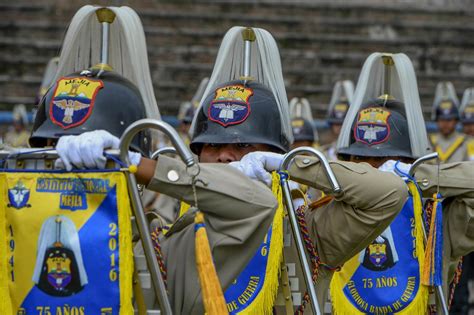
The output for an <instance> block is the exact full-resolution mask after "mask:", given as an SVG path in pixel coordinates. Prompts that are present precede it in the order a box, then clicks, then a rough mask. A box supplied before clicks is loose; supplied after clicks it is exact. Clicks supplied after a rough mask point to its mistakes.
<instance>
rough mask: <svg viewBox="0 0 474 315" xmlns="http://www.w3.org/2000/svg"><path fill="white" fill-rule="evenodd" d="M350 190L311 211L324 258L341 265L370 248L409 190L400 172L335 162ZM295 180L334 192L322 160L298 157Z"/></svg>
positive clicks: (293, 170) (314, 234)
mask: <svg viewBox="0 0 474 315" xmlns="http://www.w3.org/2000/svg"><path fill="white" fill-rule="evenodd" d="M330 165H331V168H332V170H333V171H334V173H335V176H336V178H337V180H338V182H339V184H340V185H341V187H342V189H343V190H344V194H343V195H342V196H341V197H339V198H336V199H335V200H333V201H332V202H331V203H329V204H328V205H326V206H324V207H321V208H319V209H316V210H314V211H310V212H309V213H307V214H306V221H307V223H308V226H309V227H310V229H311V231H310V232H311V235H312V238H313V240H315V242H316V244H317V249H318V251H319V255H320V256H321V260H322V261H323V262H324V263H326V264H329V265H331V266H340V265H342V264H343V263H344V262H346V261H347V260H349V259H350V258H352V257H353V256H354V255H356V254H357V253H358V252H360V251H361V250H362V249H363V248H365V247H367V246H368V245H369V244H370V243H371V242H372V241H373V240H374V239H375V238H376V237H377V236H378V235H380V234H381V233H382V232H383V231H384V230H385V229H386V228H387V226H388V225H389V224H390V223H391V222H392V220H393V219H394V218H395V217H396V215H397V214H398V212H399V211H400V210H401V209H402V207H403V205H404V203H405V201H406V199H407V197H408V191H407V187H406V185H405V183H404V181H403V180H402V179H401V178H399V177H398V176H396V175H394V174H392V173H388V172H381V171H378V170H377V169H375V168H373V167H371V166H370V165H369V164H366V163H351V162H331V163H330ZM289 171H290V178H291V179H292V180H295V181H298V182H302V183H304V184H306V185H309V186H312V187H314V188H316V189H319V190H322V191H324V192H325V193H326V194H331V189H330V184H329V181H328V180H327V178H326V175H325V173H324V170H323V169H322V167H321V165H320V163H319V161H318V159H316V158H310V157H297V158H296V159H295V163H293V165H292V166H291V167H290V170H289Z"/></svg>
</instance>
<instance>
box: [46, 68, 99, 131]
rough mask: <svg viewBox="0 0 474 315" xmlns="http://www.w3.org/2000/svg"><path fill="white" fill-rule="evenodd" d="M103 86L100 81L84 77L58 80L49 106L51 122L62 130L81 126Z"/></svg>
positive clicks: (89, 113)
mask: <svg viewBox="0 0 474 315" xmlns="http://www.w3.org/2000/svg"><path fill="white" fill-rule="evenodd" d="M103 86H104V84H103V83H102V81H100V80H97V81H96V80H91V79H89V78H85V77H76V78H62V79H60V80H59V81H58V82H57V85H56V90H55V91H54V94H53V97H52V99H51V103H50V105H49V115H50V117H51V121H52V122H53V123H54V124H56V125H58V126H60V127H61V128H63V129H68V128H72V127H75V126H78V125H81V124H83V123H84V122H85V121H86V120H87V119H88V118H89V116H90V115H91V113H92V109H93V107H94V101H95V98H96V95H97V93H98V91H99V90H100V89H101V88H102V87H103Z"/></svg>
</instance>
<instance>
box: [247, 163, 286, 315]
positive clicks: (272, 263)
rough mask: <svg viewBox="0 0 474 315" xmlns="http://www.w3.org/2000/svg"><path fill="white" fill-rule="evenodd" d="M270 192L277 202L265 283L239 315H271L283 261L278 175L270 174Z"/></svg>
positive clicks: (280, 195) (282, 214) (281, 204)
mask: <svg viewBox="0 0 474 315" xmlns="http://www.w3.org/2000/svg"><path fill="white" fill-rule="evenodd" d="M272 192H273V195H274V196H275V198H276V199H277V201H278V208H277V210H276V212H275V217H274V218H273V222H272V239H271V240H270V248H269V250H268V252H269V254H268V261H267V269H266V270H265V282H264V283H263V287H262V289H261V290H260V292H259V293H258V295H257V296H256V297H255V300H254V301H253V302H252V303H251V304H250V305H249V306H248V307H247V308H246V309H245V310H243V311H242V312H239V315H247V314H248V315H251V314H265V315H266V314H273V305H274V304H275V299H276V297H277V294H278V280H279V279H280V265H281V261H282V259H283V217H284V214H285V213H284V210H283V198H282V191H281V185H280V175H278V173H277V172H273V174H272Z"/></svg>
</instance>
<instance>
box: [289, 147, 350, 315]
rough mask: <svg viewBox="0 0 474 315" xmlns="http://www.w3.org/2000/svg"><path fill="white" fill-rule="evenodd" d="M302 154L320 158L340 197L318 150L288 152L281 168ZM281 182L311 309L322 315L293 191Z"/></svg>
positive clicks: (327, 163)
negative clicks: (294, 205)
mask: <svg viewBox="0 0 474 315" xmlns="http://www.w3.org/2000/svg"><path fill="white" fill-rule="evenodd" d="M301 153H310V154H312V155H315V156H317V157H318V158H319V160H320V162H321V164H322V166H323V169H324V171H325V174H326V176H327V177H328V179H329V182H330V184H331V187H332V189H333V191H334V194H335V195H340V194H342V193H343V191H342V188H341V186H340V185H339V183H338V182H337V179H336V176H335V175H334V172H333V171H332V169H331V167H330V166H329V162H328V161H327V159H326V157H325V156H324V155H323V154H322V153H321V152H319V151H318V150H316V149H314V148H311V147H300V148H296V149H294V150H292V151H290V152H288V153H287V154H286V155H285V157H284V158H283V161H282V167H281V168H282V170H285V171H286V170H288V168H289V166H290V163H291V162H292V160H293V158H294V157H295V156H296V155H298V154H301ZM281 182H282V183H281V184H282V189H283V196H284V198H285V203H286V208H287V212H288V217H289V220H290V225H291V230H292V233H293V238H294V239H295V243H296V248H297V250H298V257H299V260H300V264H301V266H302V269H303V273H304V279H305V282H306V287H307V289H308V294H309V297H310V300H311V307H312V310H313V313H314V314H318V315H319V314H321V310H320V308H319V302H318V298H317V295H316V288H315V286H314V283H313V279H312V272H311V269H310V265H309V263H308V260H307V257H306V251H305V247H304V244H303V237H302V235H301V231H300V229H299V227H298V221H297V219H296V213H295V209H294V207H293V201H292V198H291V191H290V186H289V184H288V179H287V178H283V179H282V181H281Z"/></svg>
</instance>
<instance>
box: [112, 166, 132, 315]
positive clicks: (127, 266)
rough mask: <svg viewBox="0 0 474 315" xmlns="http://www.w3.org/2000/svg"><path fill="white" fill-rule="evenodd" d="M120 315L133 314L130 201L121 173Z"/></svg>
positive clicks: (119, 205) (119, 201) (118, 175)
mask: <svg viewBox="0 0 474 315" xmlns="http://www.w3.org/2000/svg"><path fill="white" fill-rule="evenodd" d="M116 187H117V208H118V209H117V210H118V214H117V216H118V231H119V269H120V272H119V284H120V315H129V314H133V304H132V297H133V279H132V277H133V252H132V225H131V217H132V213H131V209H130V206H128V205H130V200H129V197H128V192H127V184H126V180H125V175H124V174H123V173H118V174H117V186H116Z"/></svg>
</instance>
